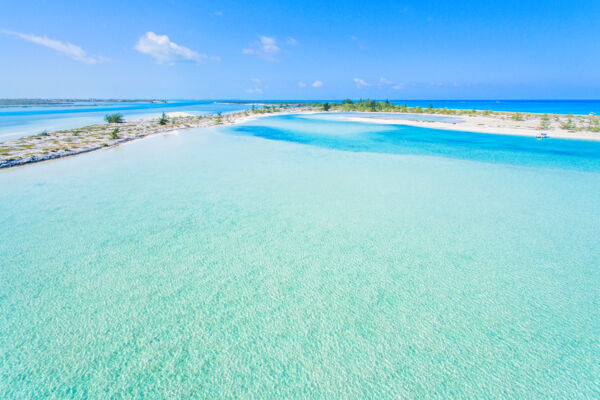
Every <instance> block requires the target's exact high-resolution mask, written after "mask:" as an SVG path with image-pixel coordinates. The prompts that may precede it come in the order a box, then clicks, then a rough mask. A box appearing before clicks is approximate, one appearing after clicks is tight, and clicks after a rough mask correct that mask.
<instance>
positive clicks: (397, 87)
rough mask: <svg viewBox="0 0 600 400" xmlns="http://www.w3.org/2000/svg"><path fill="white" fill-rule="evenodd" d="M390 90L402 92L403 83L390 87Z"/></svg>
mask: <svg viewBox="0 0 600 400" xmlns="http://www.w3.org/2000/svg"><path fill="white" fill-rule="evenodd" d="M392 89H396V90H402V89H404V83H398V84H396V85H394V86H392Z"/></svg>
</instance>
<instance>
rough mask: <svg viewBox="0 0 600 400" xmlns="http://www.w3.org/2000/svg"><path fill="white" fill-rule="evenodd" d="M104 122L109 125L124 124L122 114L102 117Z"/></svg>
mask: <svg viewBox="0 0 600 400" xmlns="http://www.w3.org/2000/svg"><path fill="white" fill-rule="evenodd" d="M104 120H105V121H106V122H107V123H109V124H121V123H123V122H125V120H124V119H123V114H119V113H116V114H107V115H105V116H104Z"/></svg>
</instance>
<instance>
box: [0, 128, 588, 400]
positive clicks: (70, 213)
mask: <svg viewBox="0 0 600 400" xmlns="http://www.w3.org/2000/svg"><path fill="white" fill-rule="evenodd" d="M457 135H458V136H457V139H456V140H454V141H453V140H451V137H450V136H448V137H446V136H443V135H442V132H439V131H434V130H429V129H424V128H414V127H411V128H408V127H402V126H398V127H390V126H381V125H368V124H358V123H349V122H341V121H327V120H321V119H319V117H312V118H306V117H274V118H265V119H261V120H260V121H256V122H253V123H251V124H248V125H244V126H236V127H229V128H220V129H217V128H214V129H205V130H190V131H182V132H181V133H179V134H178V135H166V136H157V137H152V138H149V139H145V140H142V141H138V142H133V143H130V144H127V145H124V146H121V147H119V148H116V149H110V150H103V151H98V152H94V153H89V154H86V155H83V156H78V157H73V158H68V159H63V160H59V161H53V162H48V163H41V164H36V165H30V166H26V167H23V168H15V169H10V170H3V171H0V187H2V191H0V256H1V257H0V260H1V261H0V263H1V268H0V398H11V399H12V398H102V399H104V398H190V397H192V398H224V397H226V398H273V397H279V398H361V399H362V398H439V399H448V398H511V399H512V398H570V399H574V398H582V399H583V398H597V397H599V396H600V387H599V383H598V382H599V379H598V378H599V377H600V363H598V360H599V359H600V263H599V261H598V260H600V222H599V221H600V168H598V167H599V165H600V152H598V144H596V143H593V142H568V143H566V142H563V141H550V140H548V141H545V140H544V141H541V142H537V141H534V140H531V141H529V140H528V141H522V140H524V139H525V138H518V137H505V136H499V135H484V136H481V135H477V134H469V133H462V134H461V133H458V134H457ZM419 137H421V138H422V140H419ZM535 146H538V147H535ZM564 146H567V149H566V150H565V149H564ZM561 148H562V149H563V150H560V149H561ZM530 158H533V159H534V161H530Z"/></svg>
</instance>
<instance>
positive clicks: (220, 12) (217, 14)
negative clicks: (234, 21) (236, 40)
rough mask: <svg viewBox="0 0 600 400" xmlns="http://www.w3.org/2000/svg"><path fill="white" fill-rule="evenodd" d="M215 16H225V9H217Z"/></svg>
mask: <svg viewBox="0 0 600 400" xmlns="http://www.w3.org/2000/svg"><path fill="white" fill-rule="evenodd" d="M215 16H216V17H222V16H223V11H215Z"/></svg>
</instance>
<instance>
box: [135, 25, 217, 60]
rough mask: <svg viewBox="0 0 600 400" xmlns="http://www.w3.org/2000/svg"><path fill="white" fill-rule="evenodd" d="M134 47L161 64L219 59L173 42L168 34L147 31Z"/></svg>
mask: <svg viewBox="0 0 600 400" xmlns="http://www.w3.org/2000/svg"><path fill="white" fill-rule="evenodd" d="M134 49H135V50H137V51H139V52H140V53H143V54H148V55H149V56H151V57H153V58H154V59H155V60H156V62H157V63H159V64H175V63H176V62H177V61H190V62H196V63H202V62H204V61H206V60H211V61H219V57H209V56H207V55H206V54H201V53H198V52H196V51H194V50H192V49H188V48H187V47H184V46H180V45H178V44H177V43H174V42H172V41H171V40H170V39H169V37H168V36H167V35H157V34H156V33H154V32H146V33H145V34H144V35H143V36H142V37H140V39H139V40H138V42H137V43H136V45H135V46H134Z"/></svg>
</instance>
